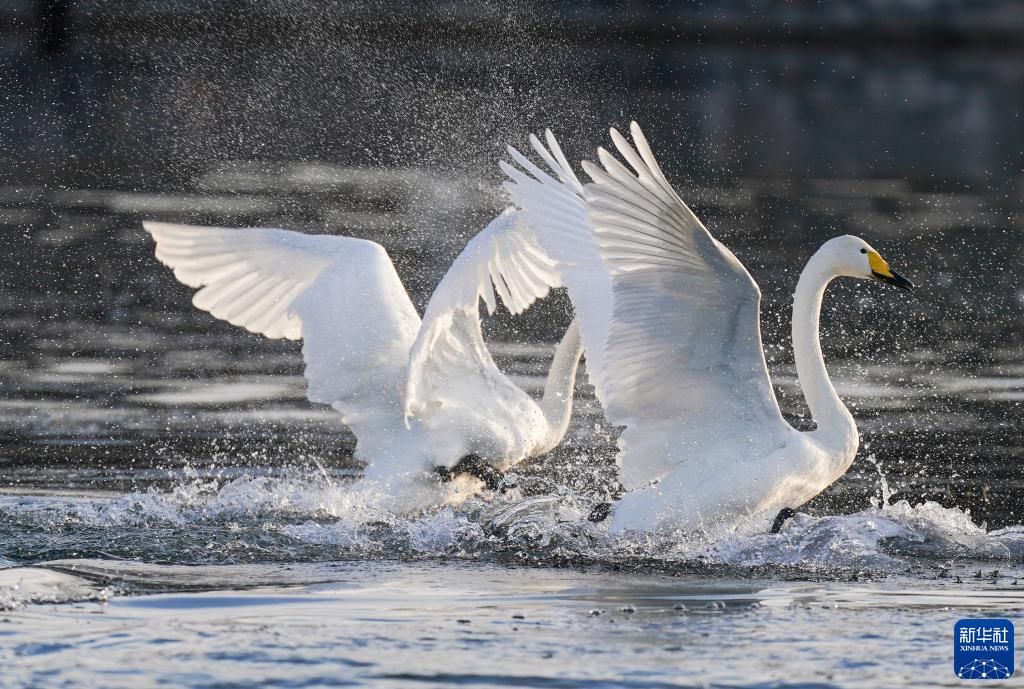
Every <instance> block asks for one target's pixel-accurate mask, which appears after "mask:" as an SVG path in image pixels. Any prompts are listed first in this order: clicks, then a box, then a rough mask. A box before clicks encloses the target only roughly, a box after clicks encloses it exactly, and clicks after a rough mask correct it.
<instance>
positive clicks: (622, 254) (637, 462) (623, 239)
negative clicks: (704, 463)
mask: <svg viewBox="0 0 1024 689" xmlns="http://www.w3.org/2000/svg"><path fill="white" fill-rule="evenodd" d="M631 134H632V138H633V142H634V144H635V145H636V147H635V148H634V147H633V146H631V145H630V144H629V142H628V141H627V140H626V139H625V137H623V136H622V135H621V134H619V132H617V131H615V130H614V129H613V130H612V134H611V135H612V141H613V143H614V144H615V147H616V149H617V150H618V152H619V153H620V155H622V157H623V158H624V159H625V161H626V163H628V164H629V166H630V167H632V168H633V172H632V173H631V172H629V170H627V169H626V167H625V166H624V165H622V164H621V163H619V162H618V161H615V160H614V159H613V158H611V156H610V154H603V155H602V154H599V155H600V159H601V161H602V163H603V164H604V170H603V171H601V170H598V169H596V167H595V166H586V169H587V170H588V172H593V173H594V174H592V175H591V176H592V180H593V181H592V182H591V183H590V184H588V185H587V186H586V187H585V189H584V196H585V197H586V199H587V203H588V206H589V214H588V221H589V223H590V225H591V226H592V228H593V231H594V234H595V236H596V238H597V243H598V245H599V247H600V252H601V255H602V257H603V258H604V260H605V261H606V262H607V265H608V267H609V270H610V272H611V276H612V292H613V309H612V316H611V320H610V324H609V329H608V341H607V348H606V359H605V362H606V364H605V365H606V369H607V373H606V380H607V382H606V385H607V389H606V391H605V394H606V412H607V415H608V418H609V420H610V421H611V422H612V423H616V424H621V425H625V426H626V427H627V429H626V431H625V432H624V433H623V436H622V438H621V441H620V445H621V448H622V452H621V454H620V462H621V466H622V471H621V477H622V479H623V482H624V484H625V485H626V487H627V488H632V487H636V486H639V485H643V484H644V483H647V482H649V481H651V480H654V479H657V478H658V477H659V476H660V475H662V474H663V473H664V472H665V471H666V470H667V469H668V468H670V467H671V466H673V465H675V464H678V463H680V462H683V461H687V460H688V459H692V458H693V457H694V455H695V453H697V452H698V451H699V448H700V447H702V446H706V445H707V444H708V443H710V442H714V440H715V439H716V438H720V437H722V436H723V434H733V435H735V434H739V433H742V432H744V429H749V428H751V427H755V428H758V429H760V428H763V427H764V426H763V424H766V423H773V422H777V421H781V414H780V412H779V408H778V404H777V402H776V400H775V396H774V394H773V393H772V389H771V383H770V380H769V378H768V370H767V366H766V364H765V361H764V354H763V352H762V348H761V335H760V323H759V312H760V291H759V290H758V288H757V285H756V283H755V282H754V280H753V278H751V276H750V274H749V273H748V272H747V271H746V270H745V269H744V268H743V266H742V264H741V263H740V262H739V260H737V259H736V257H735V256H734V255H733V254H732V252H730V251H729V250H728V249H727V248H725V247H724V246H723V245H722V244H721V243H719V242H718V241H717V240H715V238H714V237H712V236H711V234H710V233H709V232H708V231H707V229H706V228H705V227H704V225H703V224H701V222H700V220H698V219H697V217H696V216H695V215H694V214H693V212H692V211H691V210H690V209H689V207H687V205H686V204H685V203H684V202H683V201H682V200H681V199H680V198H679V196H678V195H677V194H676V193H675V191H674V190H673V189H672V187H671V186H670V185H669V183H668V181H667V180H666V179H665V176H664V173H663V172H662V170H661V168H660V166H659V165H658V163H657V160H656V159H655V158H654V154H653V153H652V152H651V149H650V146H649V144H648V143H647V140H646V139H645V138H644V136H643V133H642V132H641V131H640V128H639V127H638V126H637V125H636V124H635V123H634V124H633V125H632V126H631ZM666 428H672V429H673V430H672V440H671V445H672V446H673V447H671V448H670V447H663V448H661V449H660V450H658V451H656V452H652V445H651V442H652V438H655V437H658V434H662V436H663V435H664V433H665V430H664V429H666Z"/></svg>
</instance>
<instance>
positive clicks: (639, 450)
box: [501, 123, 912, 533]
mask: <svg viewBox="0 0 1024 689" xmlns="http://www.w3.org/2000/svg"><path fill="white" fill-rule="evenodd" d="M630 131H631V134H632V138H633V143H634V144H635V148H634V146H633V145H631V144H630V143H629V142H628V141H627V140H626V139H625V137H623V136H622V135H621V134H620V133H619V132H618V131H616V130H615V129H612V130H611V137H612V141H613V142H614V144H615V148H616V149H617V150H618V151H619V154H620V155H621V156H622V158H623V159H625V161H626V163H628V165H629V168H631V169H629V168H627V167H626V166H625V165H623V164H622V163H621V162H620V161H619V160H618V159H617V158H615V157H614V156H612V155H611V154H609V153H608V152H607V151H606V150H604V149H603V148H602V149H598V156H599V159H600V162H601V166H598V165H595V164H593V163H589V162H584V163H583V167H584V170H585V171H586V173H587V174H588V175H589V176H590V178H591V180H592V181H591V182H590V183H589V184H587V185H586V187H585V188H584V189H583V192H582V194H580V193H579V191H578V190H577V189H576V188H575V187H574V185H573V184H572V182H571V181H570V180H569V178H568V175H567V172H568V171H567V170H566V169H564V168H563V166H562V164H561V160H562V159H563V158H564V156H559V159H558V160H556V159H555V158H554V157H553V156H552V155H551V152H550V151H549V150H547V149H545V147H544V146H543V145H542V144H541V143H540V141H539V140H537V138H536V137H531V139H530V140H531V143H532V144H533V147H534V149H535V150H536V151H537V153H538V154H539V155H540V156H541V158H542V159H543V160H544V162H545V163H546V164H547V166H548V167H549V168H550V169H551V170H552V172H553V173H554V175H551V174H549V173H547V172H546V171H544V170H542V169H540V168H539V167H538V166H537V165H535V164H534V163H533V162H531V161H530V160H529V159H528V158H527V157H526V156H523V155H522V154H521V153H519V152H518V151H517V150H515V149H514V148H512V147H509V149H508V151H509V154H510V155H511V156H512V159H513V160H514V161H515V163H517V164H518V166H514V165H511V164H509V163H507V162H505V161H502V162H501V167H502V170H503V171H504V172H505V174H506V175H507V177H508V178H509V179H508V181H506V183H505V187H506V189H507V190H508V191H509V193H510V195H511V197H512V200H513V201H514V202H515V204H516V205H517V206H518V207H519V208H520V209H521V210H522V212H523V213H524V215H525V217H526V221H527V222H528V223H530V224H531V225H532V226H533V227H535V228H537V229H538V231H537V238H538V241H539V242H540V243H541V246H542V247H543V248H544V249H545V250H546V251H547V252H548V255H549V256H551V257H552V258H553V259H554V260H555V262H556V266H557V268H558V270H559V272H560V274H561V275H562V279H563V281H564V282H565V285H566V287H567V288H568V290H569V296H570V298H571V299H572V301H573V306H574V309H575V313H576V320H577V322H578V323H579V324H580V332H581V335H582V339H583V344H584V346H585V348H586V350H587V370H588V372H589V376H590V380H591V383H593V384H594V386H595V390H596V392H597V394H598V397H599V399H600V401H601V402H602V404H603V406H604V408H605V413H606V416H607V418H608V420H609V421H610V422H611V423H613V424H616V425H619V426H624V427H625V429H624V431H623V432H622V435H621V437H620V439H619V455H618V460H617V461H618V464H619V474H620V481H621V482H622V485H623V487H624V488H625V490H626V492H625V493H624V495H623V496H622V497H621V499H620V500H618V502H617V503H616V504H614V505H613V506H612V508H611V526H610V530H611V531H612V532H613V533H617V532H622V531H628V530H636V531H642V530H672V529H679V530H683V531H700V530H705V531H708V530H710V529H712V528H716V529H717V528H727V529H728V528H734V527H735V526H736V525H738V524H739V523H740V522H741V521H743V522H746V523H747V524H750V525H752V526H753V525H756V524H764V525H767V524H768V523H769V521H770V520H771V518H772V516H773V515H775V514H778V515H779V516H778V517H777V518H776V520H775V524H774V525H773V527H772V528H773V530H777V529H778V527H779V525H780V524H781V520H782V519H784V515H787V514H792V511H793V510H794V509H796V508H799V507H800V506H802V505H803V504H804V503H806V502H807V501H808V500H810V499H811V498H813V497H814V496H815V495H817V494H818V493H820V492H821V491H822V490H824V489H825V488H826V487H827V486H829V485H830V484H831V483H833V482H834V481H836V480H837V479H838V478H839V477H840V476H842V475H843V474H844V473H845V472H846V470H847V469H848V468H849V466H850V464H851V463H852V462H853V459H854V456H855V455H856V452H857V446H858V442H859V441H858V434H857V426H856V424H855V422H854V419H853V416H852V415H851V414H850V412H849V410H848V409H847V408H846V406H845V405H844V404H843V402H842V401H841V400H840V399H839V396H838V395H837V394H836V391H835V388H833V386H832V383H831V381H830V380H829V376H828V372H827V371H826V369H825V363H824V361H823V359H822V354H821V346H820V342H819V336H818V319H819V314H820V311H821V302H822V297H823V296H824V294H825V288H826V286H827V285H828V284H829V283H830V282H831V281H832V280H833V279H834V278H837V277H842V276H846V277H854V278H862V279H867V280H877V281H881V282H884V283H888V284H891V285H895V286H897V287H901V288H904V289H910V288H912V285H911V283H910V282H909V281H908V280H907V279H905V278H904V277H902V276H900V275H899V274H897V273H896V272H895V271H893V270H892V269H891V268H890V267H889V265H888V264H887V263H886V262H885V260H883V259H882V257H881V256H880V255H879V254H878V252H877V251H875V250H874V249H873V248H871V246H869V245H868V244H867V243H866V242H865V241H863V240H862V239H859V238H857V237H853V236H842V237H836V238H835V239H831V240H829V241H828V242H826V243H825V244H824V245H823V246H822V247H821V248H820V249H819V250H818V251H817V252H816V253H815V254H814V255H813V256H812V257H811V259H810V260H809V261H808V262H807V265H806V267H805V268H804V270H803V272H802V273H801V275H800V279H799V281H798V282H797V286H796V293H795V295H794V301H793V321H792V328H793V354H794V358H795V360H796V369H797V375H798V377H799V381H800V386H801V388H802V389H803V392H804V396H805V398H806V400H807V405H808V407H809V408H810V411H811V414H812V416H813V417H814V421H815V423H816V429H815V430H813V431H810V432H799V431H797V430H796V429H794V428H793V427H792V426H790V425H789V424H788V423H787V422H786V421H785V419H784V418H783V416H782V413H781V411H780V409H779V405H778V402H777V400H776V399H775V395H774V392H773V390H772V385H771V381H770V379H769V376H768V367H767V365H766V363H765V358H764V353H763V351H762V347H761V331H760V323H759V320H760V302H761V293H760V290H759V289H758V286H757V284H756V283H755V282H754V280H753V278H752V277H751V276H750V273H748V272H747V271H746V269H745V268H744V267H743V265H742V264H741V263H740V262H739V260H738V259H737V258H736V256H734V255H733V253H732V252H731V251H729V249H727V248H726V247H725V246H724V245H723V244H721V243H720V242H719V241H718V240H716V239H715V238H714V237H713V236H712V235H711V234H710V233H709V232H708V230H707V229H706V228H705V227H704V225H703V224H701V222H700V220H698V219H697V217H696V216H695V215H694V214H693V212H692V211H691V210H690V209H689V207H687V205H686V204H685V203H683V201H682V200H681V199H680V198H679V196H678V195H677V194H676V193H675V191H674V190H673V189H672V187H671V186H670V185H669V183H668V181H667V180H666V178H665V175H664V174H663V173H662V171H661V168H660V167H659V165H658V162H657V160H655V157H654V154H653V153H652V152H651V149H650V146H649V145H648V143H647V140H646V139H645V138H644V135H643V132H641V130H640V128H639V127H638V126H637V125H636V123H633V124H632V125H631V127H630ZM547 142H548V146H549V147H550V148H552V149H554V148H556V147H557V142H556V141H555V140H554V137H553V136H552V135H551V133H550V132H547ZM537 221H543V222H542V224H540V223H538V222H537Z"/></svg>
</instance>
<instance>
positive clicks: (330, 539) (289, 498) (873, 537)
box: [0, 470, 1024, 576]
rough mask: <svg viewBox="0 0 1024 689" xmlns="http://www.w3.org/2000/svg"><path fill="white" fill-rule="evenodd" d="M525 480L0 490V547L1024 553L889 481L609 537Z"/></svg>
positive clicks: (819, 565)
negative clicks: (752, 518) (829, 510)
mask: <svg viewBox="0 0 1024 689" xmlns="http://www.w3.org/2000/svg"><path fill="white" fill-rule="evenodd" d="M524 484H525V482H524ZM529 488H530V490H529V491H522V490H521V489H519V490H513V491H510V492H509V493H507V494H504V495H500V496H497V497H495V498H494V499H493V500H491V501H486V500H481V499H473V500H469V501H467V502H465V503H463V504H461V505H459V506H457V507H445V508H441V509H436V510H432V511H428V512H424V513H422V514H420V515H418V516H415V517H411V518H410V517H405V516H400V515H396V514H392V513H389V512H387V511H385V510H382V509H380V508H379V506H378V505H380V504H381V499H380V498H381V495H380V493H379V491H377V490H376V489H375V488H374V487H373V486H372V485H369V484H366V483H365V482H356V483H353V482H351V481H347V480H338V479H334V478H331V477H329V476H326V475H313V476H310V475H306V474H302V473H300V472H299V471H298V470H296V471H295V472H293V473H286V474H285V475H282V476H265V475H262V476H260V475H258V476H242V477H237V478H234V479H232V480H226V481H225V480H212V479H188V480H184V481H182V482H180V483H179V484H178V485H176V486H175V487H173V488H172V489H170V490H157V489H150V490H147V491H143V492H137V493H131V494H127V495H122V496H117V497H96V496H92V497H74V498H70V497H67V496H30V497H27V496H19V497H14V496H10V497H4V498H0V524H4V525H5V526H0V558H4V559H6V560H7V561H9V562H11V563H15V562H18V563H31V562H40V561H45V560H47V559H57V558H62V557H83V556H86V557H114V558H124V559H131V558H136V559H142V560H146V561H153V562H187V563H196V564H211V563H218V564H223V563H233V562H282V561H319V560H326V559H339V560H340V559H351V558H367V557H371V558H408V557H419V558H458V559H470V560H482V561H487V560H494V561H501V562H514V563H522V564H551V565H559V564H573V565H575V564H591V565H609V566H616V567H623V566H626V567H635V568H638V569H644V568H647V569H655V570H675V569H680V568H683V569H685V568H688V567H691V568H692V567H703V568H706V567H712V566H726V567H739V568H760V567H777V568H796V569H798V570H800V571H804V572H814V573H816V574H818V575H823V574H824V575H827V574H829V573H834V574H836V575H837V576H839V575H845V573H848V572H849V571H850V570H871V571H875V572H880V573H883V574H884V573H894V572H901V571H904V570H906V568H907V567H908V566H921V565H926V566H930V567H936V568H940V569H941V568H942V567H943V566H945V565H944V564H943V562H944V561H950V562H968V561H977V562H981V563H1003V564H1006V565H1012V564H1019V563H1022V562H1024V526H1012V527H1009V528H1004V529H999V530H991V531H990V530H987V529H986V528H985V527H984V525H979V524H976V523H975V522H974V521H973V520H972V519H971V515H970V513H969V512H966V511H962V510H960V509H957V508H953V507H943V506H941V505H939V504H938V503H935V502H930V501H929V502H922V503H920V504H911V503H909V502H908V501H906V500H900V501H897V502H890V497H889V495H888V494H887V493H886V492H885V491H883V496H882V498H881V499H880V500H878V501H877V502H876V504H875V505H873V506H871V507H868V508H867V509H864V510H861V511H859V512H855V513H852V514H842V515H814V514H804V513H801V514H798V515H796V516H795V517H794V518H793V519H792V520H790V521H789V522H788V523H787V525H786V526H785V528H784V529H783V530H782V532H781V533H779V534H767V533H763V532H754V531H752V530H749V529H745V528H743V527H741V528H738V529H737V530H734V531H732V532H729V533H725V534H714V535H712V534H683V533H668V534H656V535H655V534H627V535H623V536H617V537H612V536H610V535H609V534H608V533H607V530H606V527H605V526H604V525H601V524H592V523H590V522H589V521H587V519H586V516H587V514H588V513H589V511H590V508H591V507H592V506H593V504H594V503H595V502H598V501H599V500H600V496H598V495H596V494H594V493H588V492H585V491H574V490H571V489H569V488H566V487H564V486H557V485H554V484H549V485H545V486H543V489H544V490H543V491H540V492H538V490H539V489H538V488H537V487H536V486H529ZM524 493H526V494H524ZM529 493H533V494H529Z"/></svg>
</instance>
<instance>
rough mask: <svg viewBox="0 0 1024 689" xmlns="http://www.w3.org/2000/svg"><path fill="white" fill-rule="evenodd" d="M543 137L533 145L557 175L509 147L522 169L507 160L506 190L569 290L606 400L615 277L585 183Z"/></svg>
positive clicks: (591, 370) (550, 137)
mask: <svg viewBox="0 0 1024 689" xmlns="http://www.w3.org/2000/svg"><path fill="white" fill-rule="evenodd" d="M544 139H545V141H546V143H547V146H546V147H545V145H544V144H543V143H541V141H540V139H538V138H537V137H536V136H531V137H530V144H531V145H532V147H533V148H534V150H535V151H536V152H537V154H538V155H539V156H540V158H541V160H543V161H544V164H545V165H547V166H548V168H550V169H551V171H552V172H553V173H554V175H551V174H548V173H547V172H545V171H543V170H540V169H539V168H538V166H536V165H534V164H533V163H530V162H529V161H528V160H527V159H526V157H525V156H523V155H522V154H521V153H520V152H519V151H517V150H516V149H515V148H513V147H511V146H509V147H508V153H509V156H510V157H511V158H512V160H513V161H515V162H516V163H518V164H519V165H520V167H516V166H514V165H511V164H510V163H508V162H507V161H504V160H502V161H499V163H498V166H499V167H500V168H501V170H502V172H504V173H505V176H506V177H507V178H508V180H507V181H506V182H505V184H504V188H505V190H506V191H507V192H508V194H509V197H510V198H511V199H512V201H513V202H514V203H515V204H516V206H518V207H519V208H520V210H521V212H522V213H523V216H524V217H525V219H526V222H527V223H528V224H529V225H530V226H531V227H532V228H534V232H535V235H536V237H537V240H538V242H539V244H540V246H541V247H542V249H543V250H544V251H545V252H546V254H547V255H548V256H550V257H551V258H552V259H554V261H555V264H556V267H557V270H558V272H559V274H560V275H561V277H562V281H563V282H564V283H565V286H566V288H567V289H568V290H569V297H570V299H571V300H572V303H573V308H574V310H575V312H576V320H577V323H579V325H580V336H581V338H582V340H583V345H584V349H585V350H586V355H587V372H588V374H589V377H590V382H591V383H592V384H593V385H594V389H595V392H596V393H597V396H598V399H602V400H603V398H604V389H605V383H604V370H605V367H604V366H603V364H602V360H603V358H604V350H605V342H606V340H607V336H608V324H609V323H610V319H611V308H612V290H611V277H610V274H609V271H608V268H607V266H606V265H605V262H604V259H603V258H602V257H601V255H600V253H599V252H598V247H597V243H596V241H595V240H594V236H593V233H592V232H591V230H590V226H589V224H588V221H587V204H586V202H585V200H584V199H583V185H582V184H581V183H580V181H579V179H578V178H577V177H576V174H575V173H574V172H573V170H572V167H571V166H570V165H569V162H568V160H567V159H566V157H565V154H564V153H563V152H562V148H561V146H559V144H558V141H557V139H556V138H555V136H554V134H552V133H551V130H546V131H545V132H544ZM523 161H526V162H525V163H524V162H523Z"/></svg>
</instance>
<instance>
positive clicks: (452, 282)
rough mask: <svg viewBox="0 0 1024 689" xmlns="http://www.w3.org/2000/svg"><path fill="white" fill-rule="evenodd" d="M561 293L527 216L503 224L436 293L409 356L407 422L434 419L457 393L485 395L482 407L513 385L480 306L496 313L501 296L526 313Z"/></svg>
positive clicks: (507, 217)
mask: <svg viewBox="0 0 1024 689" xmlns="http://www.w3.org/2000/svg"><path fill="white" fill-rule="evenodd" d="M559 286H561V278H560V276H559V274H558V271H557V270H555V266H554V262H553V261H552V260H551V259H550V258H548V256H547V254H546V253H545V252H544V251H543V249H541V247H540V246H539V245H538V244H537V241H536V238H535V237H534V234H533V231H532V230H531V229H530V228H529V227H528V226H527V225H526V224H525V223H524V222H523V221H522V218H521V217H520V215H519V213H517V212H515V211H513V210H506V211H505V212H503V213H502V214H500V215H499V216H498V217H497V218H495V219H494V220H493V221H492V222H491V223H490V224H489V225H488V226H487V227H486V228H484V229H483V230H482V231H481V232H480V233H479V234H478V235H476V236H475V237H473V239H471V240H470V241H469V243H468V244H467V245H466V248H465V249H464V250H463V251H462V253H461V254H459V256H458V257H457V258H456V259H455V262H454V263H452V266H451V268H449V269H448V272H447V273H446V274H445V276H444V278H443V279H442V280H441V283H440V284H439V285H438V286H437V289H435V290H434V293H433V295H431V297H430V302H429V304H427V310H426V313H425V314H424V317H423V326H422V328H421V329H420V332H419V335H418V336H417V338H416V341H415V342H414V343H413V346H412V351H411V353H410V356H409V375H408V379H407V381H406V388H405V414H406V416H415V417H417V418H420V419H425V418H429V417H430V416H431V415H432V414H433V413H434V412H435V411H436V410H437V409H438V408H439V407H440V405H443V404H444V403H445V401H446V399H447V395H448V394H449V393H448V392H447V391H448V390H449V389H456V388H457V390H458V394H459V395H460V396H461V397H465V396H466V391H467V390H468V389H477V390H478V394H479V395H480V396H481V399H486V398H487V397H489V396H491V395H492V394H493V393H492V392H491V391H492V390H493V389H494V386H496V385H506V384H507V385H511V382H509V381H508V380H507V378H506V377H505V375H504V374H503V373H501V371H500V370H499V369H498V367H497V366H496V365H495V363H494V360H493V359H492V358H491V354H490V352H489V350H488V349H487V345H486V343H485V342H484V338H483V332H482V330H481V323H480V302H481V301H483V302H484V304H485V305H486V307H487V312H488V313H494V310H495V308H496V307H497V303H496V300H495V293H497V294H498V296H500V297H501V300H502V302H503V303H504V304H505V306H506V307H507V308H508V310H509V311H511V312H512V313H514V314H515V313H521V312H523V311H525V310H526V309H527V308H529V307H530V305H531V304H532V303H533V302H534V301H536V300H537V299H541V298H543V297H544V296H545V295H546V294H547V293H548V291H549V290H550V289H551V288H552V287H559Z"/></svg>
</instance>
